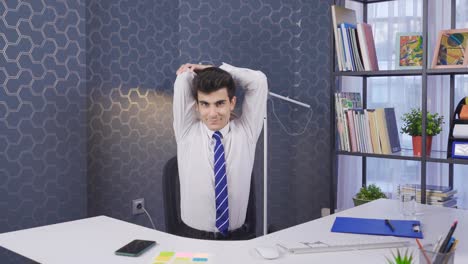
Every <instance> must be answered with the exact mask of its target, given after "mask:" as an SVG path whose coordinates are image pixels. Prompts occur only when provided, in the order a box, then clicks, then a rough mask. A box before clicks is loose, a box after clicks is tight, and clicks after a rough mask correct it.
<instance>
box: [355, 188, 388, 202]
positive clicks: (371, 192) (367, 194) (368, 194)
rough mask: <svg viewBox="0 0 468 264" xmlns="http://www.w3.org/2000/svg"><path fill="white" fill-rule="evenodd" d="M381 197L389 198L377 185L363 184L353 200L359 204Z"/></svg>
mask: <svg viewBox="0 0 468 264" xmlns="http://www.w3.org/2000/svg"><path fill="white" fill-rule="evenodd" d="M380 198H387V196H386V195H385V194H384V193H383V192H382V190H381V189H380V188H379V187H378V186H377V185H375V184H371V185H369V186H367V187H366V186H363V187H362V188H361V189H360V190H359V192H358V193H357V194H356V196H354V197H353V202H354V206H358V205H361V204H365V203H367V202H370V201H373V200H376V199H380Z"/></svg>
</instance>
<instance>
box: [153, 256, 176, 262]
mask: <svg viewBox="0 0 468 264" xmlns="http://www.w3.org/2000/svg"><path fill="white" fill-rule="evenodd" d="M171 258H172V257H166V256H161V255H160V256H158V257H156V259H155V260H156V261H163V262H167V261H169V260H171Z"/></svg>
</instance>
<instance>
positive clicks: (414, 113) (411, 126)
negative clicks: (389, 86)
mask: <svg viewBox="0 0 468 264" xmlns="http://www.w3.org/2000/svg"><path fill="white" fill-rule="evenodd" d="M401 120H403V126H402V127H401V133H405V134H408V135H410V136H422V111H421V109H419V108H413V109H411V111H410V112H408V113H405V114H403V116H402V118H401ZM426 120H427V123H426V135H428V136H435V135H438V134H440V132H442V124H443V123H444V117H443V116H439V114H438V113H433V114H432V113H429V112H427V113H426Z"/></svg>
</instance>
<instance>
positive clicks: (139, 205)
mask: <svg viewBox="0 0 468 264" xmlns="http://www.w3.org/2000/svg"><path fill="white" fill-rule="evenodd" d="M143 208H145V199H144V198H140V199H135V200H133V201H132V214H133V215H137V214H143V213H144V212H145V211H144V210H143Z"/></svg>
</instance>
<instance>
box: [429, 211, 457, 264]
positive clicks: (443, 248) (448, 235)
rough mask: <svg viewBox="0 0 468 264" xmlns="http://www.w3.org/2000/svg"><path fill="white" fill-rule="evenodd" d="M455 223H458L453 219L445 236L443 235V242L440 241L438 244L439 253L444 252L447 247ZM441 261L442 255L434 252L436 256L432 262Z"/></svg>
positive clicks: (455, 226)
mask: <svg viewBox="0 0 468 264" xmlns="http://www.w3.org/2000/svg"><path fill="white" fill-rule="evenodd" d="M457 224H458V221H457V220H455V222H453V224H452V226H451V227H450V230H449V232H448V233H447V236H446V237H445V239H444V242H442V244H441V245H440V248H439V253H446V251H445V250H446V248H447V244H448V243H449V241H450V239H451V238H452V235H453V232H455V228H457ZM441 261H442V255H441V254H436V258H435V260H434V263H440V262H441Z"/></svg>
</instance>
